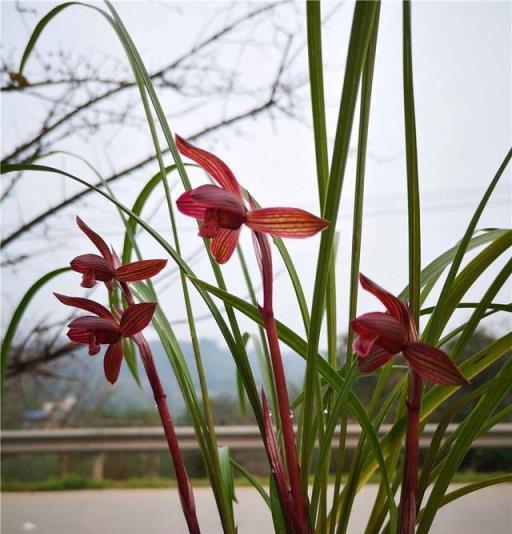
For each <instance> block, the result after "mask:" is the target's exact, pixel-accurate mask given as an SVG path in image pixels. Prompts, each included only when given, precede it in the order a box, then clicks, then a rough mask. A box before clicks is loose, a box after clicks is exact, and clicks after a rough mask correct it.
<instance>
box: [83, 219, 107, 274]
mask: <svg viewBox="0 0 512 534" xmlns="http://www.w3.org/2000/svg"><path fill="white" fill-rule="evenodd" d="M76 224H77V225H78V228H80V230H82V232H83V233H84V234H85V235H86V236H87V237H88V238H89V239H90V240H91V241H92V242H93V244H94V246H95V247H96V248H97V249H98V250H99V251H100V254H101V255H102V256H103V257H104V258H105V260H106V262H107V263H108V264H109V265H110V267H113V265H114V263H113V261H112V254H111V252H110V249H109V248H108V245H107V244H106V243H105V241H104V240H103V238H102V237H101V236H100V235H98V234H97V233H96V232H95V231H94V230H92V229H91V228H89V226H87V225H86V224H85V223H84V221H82V219H80V217H78V215H77V217H76Z"/></svg>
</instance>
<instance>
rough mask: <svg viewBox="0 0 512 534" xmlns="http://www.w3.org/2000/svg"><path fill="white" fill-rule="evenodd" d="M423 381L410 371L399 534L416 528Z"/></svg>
mask: <svg viewBox="0 0 512 534" xmlns="http://www.w3.org/2000/svg"><path fill="white" fill-rule="evenodd" d="M422 393H423V381H422V379H421V377H420V375H418V374H417V373H416V372H414V371H412V370H411V374H410V383H409V397H408V399H407V435H406V438H405V465H404V476H403V480H402V491H401V496H400V514H399V521H398V533H399V534H414V531H415V527H416V494H417V488H418V468H419V441H420V408H421V397H422Z"/></svg>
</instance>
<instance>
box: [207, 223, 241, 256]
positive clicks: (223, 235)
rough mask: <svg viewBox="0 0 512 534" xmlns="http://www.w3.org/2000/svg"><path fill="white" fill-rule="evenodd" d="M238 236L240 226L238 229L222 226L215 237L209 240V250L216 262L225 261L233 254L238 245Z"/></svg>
mask: <svg viewBox="0 0 512 534" xmlns="http://www.w3.org/2000/svg"><path fill="white" fill-rule="evenodd" d="M239 237H240V228H239V229H238V230H229V229H228V228H222V229H221V230H220V231H219V233H218V234H217V236H216V237H214V238H213V239H212V240H211V242H210V252H211V253H212V256H213V259H214V260H215V261H216V262H217V263H220V264H222V263H226V262H227V261H228V260H229V258H231V256H232V255H233V252H234V251H235V249H236V246H237V245H238V239H239Z"/></svg>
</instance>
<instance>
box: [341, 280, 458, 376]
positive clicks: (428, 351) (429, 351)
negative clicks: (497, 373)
mask: <svg viewBox="0 0 512 534" xmlns="http://www.w3.org/2000/svg"><path fill="white" fill-rule="evenodd" d="M359 281H360V282H361V286H362V287H363V289H365V290H366V291H368V292H370V293H371V294H372V295H374V296H375V297H377V298H378V299H379V300H380V301H381V302H382V304H384V306H385V307H386V310H387V311H386V313H383V312H371V313H365V314H363V315H360V316H359V317H357V318H355V319H353V320H352V321H351V326H352V330H353V331H354V332H355V333H356V334H357V336H358V337H357V338H356V340H355V341H354V344H353V349H354V352H355V353H356V354H357V356H358V358H357V363H358V367H359V370H360V371H362V372H364V373H369V372H372V371H375V370H376V369H378V368H379V367H382V366H383V365H385V364H386V363H388V362H389V361H390V360H391V359H392V358H393V357H395V356H396V355H397V354H398V353H400V352H401V353H403V355H404V357H405V359H406V360H407V363H408V364H409V367H410V368H411V369H412V370H413V371H415V372H416V373H418V375H420V376H421V377H422V378H425V379H427V380H430V382H433V383H434V384H441V385H450V384H461V385H462V384H467V383H468V381H467V380H466V379H465V378H464V377H463V376H462V375H461V373H460V372H459V370H458V369H457V367H455V365H454V364H453V362H452V361H451V360H450V358H449V356H448V355H447V354H446V353H445V352H443V351H442V350H440V349H438V348H436V347H433V346H432V345H427V344H426V343H421V342H420V341H419V336H418V332H417V330H416V326H415V324H414V320H413V318H412V315H411V312H410V310H409V307H408V306H407V304H406V303H405V302H402V301H401V300H400V299H398V298H397V297H395V296H394V295H392V294H391V293H389V292H388V291H386V290H385V289H383V288H382V287H380V286H378V285H377V284H376V283H375V282H372V281H371V280H370V279H369V278H367V277H366V276H364V275H363V274H360V275H359Z"/></svg>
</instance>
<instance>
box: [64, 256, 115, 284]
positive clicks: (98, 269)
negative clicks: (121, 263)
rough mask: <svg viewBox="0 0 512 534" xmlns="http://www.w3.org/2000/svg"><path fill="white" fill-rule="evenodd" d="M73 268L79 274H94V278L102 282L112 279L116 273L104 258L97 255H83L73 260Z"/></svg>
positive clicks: (71, 263)
mask: <svg viewBox="0 0 512 534" xmlns="http://www.w3.org/2000/svg"><path fill="white" fill-rule="evenodd" d="M70 265H71V268H72V269H73V271H75V272H77V273H87V272H91V271H92V272H93V273H94V278H95V279H96V280H99V281H101V282H107V281H108V280H111V279H112V276H113V274H114V271H113V269H112V267H111V266H110V265H109V263H108V262H107V261H106V260H105V258H103V257H102V256H98V255H97V254H82V255H81V256H77V257H76V258H73V259H72V260H71V262H70Z"/></svg>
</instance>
